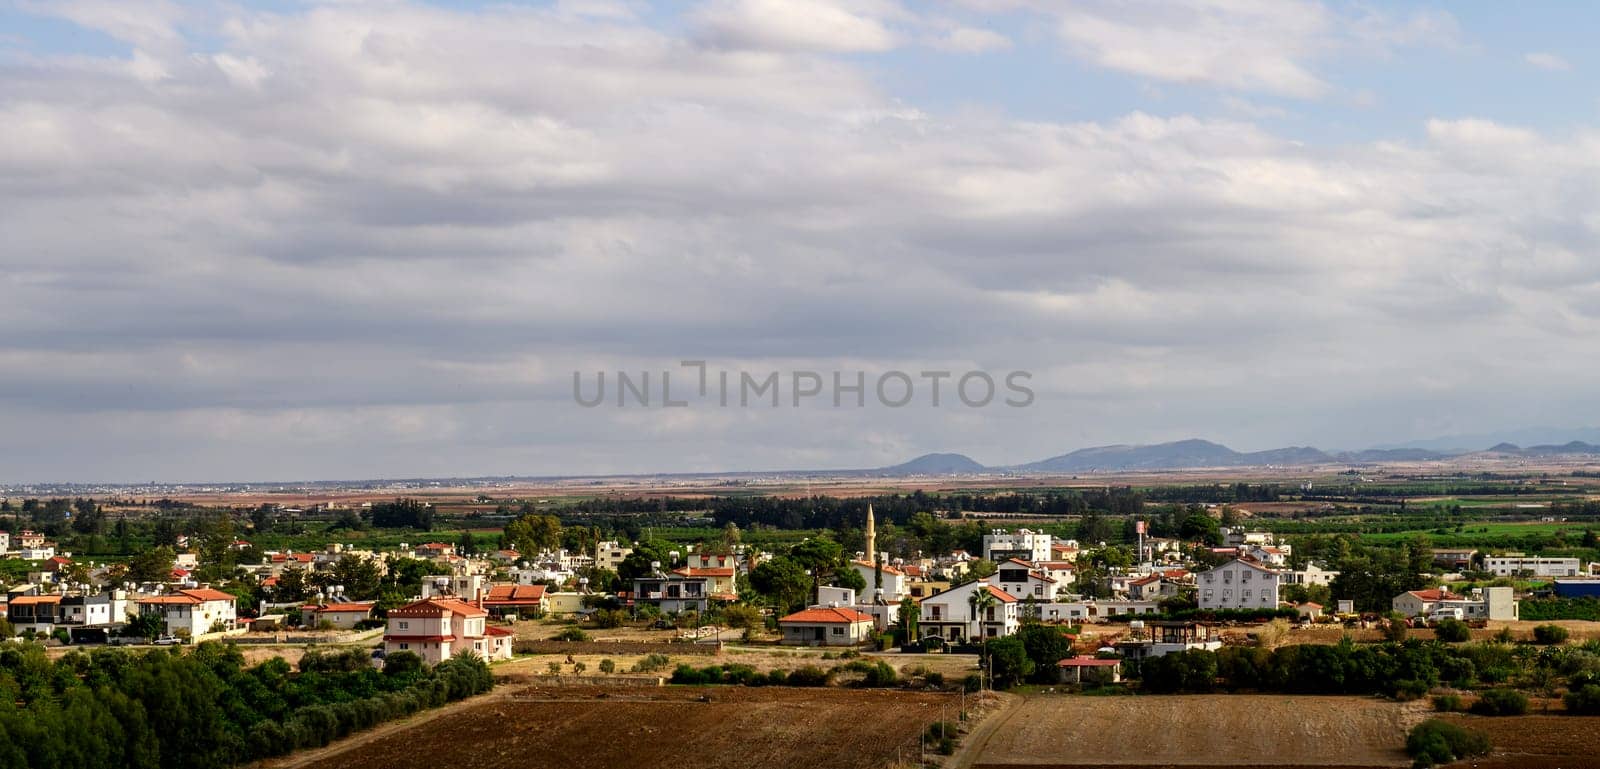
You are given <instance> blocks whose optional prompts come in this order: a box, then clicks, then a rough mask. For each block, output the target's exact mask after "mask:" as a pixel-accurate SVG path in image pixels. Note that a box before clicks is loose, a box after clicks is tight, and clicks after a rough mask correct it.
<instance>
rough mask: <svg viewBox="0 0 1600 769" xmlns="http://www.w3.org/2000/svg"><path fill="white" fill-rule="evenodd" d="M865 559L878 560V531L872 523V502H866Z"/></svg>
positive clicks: (875, 561) (873, 561) (872, 561)
mask: <svg viewBox="0 0 1600 769" xmlns="http://www.w3.org/2000/svg"><path fill="white" fill-rule="evenodd" d="M867 561H869V562H871V563H877V562H878V532H877V530H876V529H875V528H874V527H873V525H872V503H871V502H868V503H867Z"/></svg>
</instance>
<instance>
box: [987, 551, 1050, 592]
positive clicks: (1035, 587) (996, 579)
mask: <svg viewBox="0 0 1600 769" xmlns="http://www.w3.org/2000/svg"><path fill="white" fill-rule="evenodd" d="M984 581H985V582H988V583H989V584H991V585H994V586H996V587H999V588H1000V589H1001V590H1004V591H1006V592H1007V593H1010V594H1011V595H1014V596H1016V597H1018V598H1032V599H1033V600H1035V601H1054V600H1055V599H1056V594H1057V593H1058V592H1060V589H1061V584H1060V583H1059V582H1057V581H1056V579H1055V578H1054V577H1052V576H1050V575H1049V574H1046V573H1045V572H1043V571H1041V570H1039V569H1036V568H1034V567H1033V564H1031V563H1029V562H1027V561H1023V560H1020V559H1017V558H1012V559H1011V560H1009V561H1006V562H1004V563H1002V564H1000V566H999V568H997V569H996V570H995V573H994V574H992V575H990V576H988V577H986V578H985V579H984Z"/></svg>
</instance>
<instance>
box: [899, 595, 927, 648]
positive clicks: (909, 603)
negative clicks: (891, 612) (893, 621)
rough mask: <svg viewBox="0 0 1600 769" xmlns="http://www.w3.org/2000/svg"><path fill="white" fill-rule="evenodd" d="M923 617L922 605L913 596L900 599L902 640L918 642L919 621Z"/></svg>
mask: <svg viewBox="0 0 1600 769" xmlns="http://www.w3.org/2000/svg"><path fill="white" fill-rule="evenodd" d="M920 619H922V607H921V606H918V605H917V602H916V601H915V600H914V599H912V597H911V596H909V595H908V596H906V597H905V598H904V599H902V600H901V601H900V642H901V643H905V644H910V643H916V641H917V621H918V620H920Z"/></svg>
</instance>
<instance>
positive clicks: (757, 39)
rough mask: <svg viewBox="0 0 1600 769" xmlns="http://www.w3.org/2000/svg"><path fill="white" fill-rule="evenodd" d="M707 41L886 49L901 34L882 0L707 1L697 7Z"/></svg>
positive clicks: (895, 11)
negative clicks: (893, 27)
mask: <svg viewBox="0 0 1600 769" xmlns="http://www.w3.org/2000/svg"><path fill="white" fill-rule="evenodd" d="M694 16H695V19H696V21H697V23H698V24H699V26H700V29H701V31H702V34H704V35H705V37H706V39H707V40H709V41H711V42H713V43H715V44H718V45H723V46H727V47H730V48H743V49H753V50H778V51H827V52H835V53H844V52H853V51H887V50H889V49H891V48H894V47H896V46H897V45H898V44H899V36H898V35H897V34H896V33H895V32H893V31H892V30H891V29H890V28H889V26H888V25H887V24H886V23H885V21H886V19H885V17H899V16H904V12H903V11H901V10H900V9H899V8H898V6H894V5H891V4H889V3H888V2H886V0H868V1H867V2H848V3H846V2H839V1H838V0H710V1H709V2H707V3H705V4H704V5H702V6H700V7H699V8H698V9H696V11H695V14H694Z"/></svg>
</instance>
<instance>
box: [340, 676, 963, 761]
mask: <svg viewBox="0 0 1600 769" xmlns="http://www.w3.org/2000/svg"><path fill="white" fill-rule="evenodd" d="M702 697H708V698H709V700H710V701H709V702H702V701H700V699H701V698H702ZM955 701H956V700H955V698H954V697H953V696H951V695H934V694H908V693H904V692H891V691H868V690H842V689H788V688H765V689H747V688H740V687H716V688H709V689H698V688H681V689H680V688H675V687H674V688H665V689H634V690H620V689H592V688H577V687H572V688H566V687H550V688H540V687H531V688H525V689H523V690H521V691H517V692H514V693H512V695H511V696H510V698H508V699H497V700H490V701H486V702H482V703H479V704H475V705H473V706H471V707H468V708H466V709H463V710H461V711H459V712H455V713H451V714H449V715H447V716H446V717H443V718H438V719H433V720H431V721H427V722H424V723H420V724H417V725H416V726H413V727H411V728H408V729H404V730H400V731H394V732H389V733H386V734H382V735H379V736H378V737H376V738H375V739H372V740H370V741H363V740H360V739H359V738H357V739H356V740H352V741H348V742H347V743H346V745H345V746H344V747H343V748H342V749H341V750H339V751H338V752H335V753H332V754H330V755H322V756H319V757H318V759H317V761H316V764H315V765H316V766H317V767H318V769H324V768H326V769H432V768H433V767H438V766H471V767H474V769H502V768H503V769H538V768H539V767H552V768H553V769H554V768H556V767H562V768H564V767H570V766H584V767H587V768H588V769H609V768H611V767H616V768H617V769H636V768H637V767H644V766H693V767H696V769H724V768H725V769H744V768H745V767H775V768H782V769H787V768H788V767H796V766H814V767H839V768H840V769H881V768H882V767H883V766H884V765H885V764H887V763H890V762H892V761H894V760H895V758H896V749H897V748H900V747H902V746H907V745H909V746H910V749H912V750H914V749H915V746H916V740H917V736H918V735H919V734H920V733H921V732H922V730H923V729H925V728H926V727H927V725H928V724H929V723H931V722H933V721H936V720H938V718H939V716H940V712H941V709H940V706H941V705H946V706H948V707H950V709H951V712H953V711H954V709H955V707H956V706H955V705H954V704H953V703H955Z"/></svg>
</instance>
